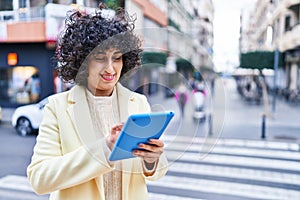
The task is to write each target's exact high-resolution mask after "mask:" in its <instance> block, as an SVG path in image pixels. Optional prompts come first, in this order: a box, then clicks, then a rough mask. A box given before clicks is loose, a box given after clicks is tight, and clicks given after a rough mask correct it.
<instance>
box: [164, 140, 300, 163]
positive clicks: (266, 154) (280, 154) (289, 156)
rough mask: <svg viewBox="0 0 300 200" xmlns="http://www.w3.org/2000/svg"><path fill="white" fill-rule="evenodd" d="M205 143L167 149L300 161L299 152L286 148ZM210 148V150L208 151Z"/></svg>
mask: <svg viewBox="0 0 300 200" xmlns="http://www.w3.org/2000/svg"><path fill="white" fill-rule="evenodd" d="M208 148H209V147H206V146H205V144H202V145H201V146H200V145H196V144H192V145H190V146H188V147H187V146H186V145H185V144H181V143H172V145H169V146H167V147H166V149H167V150H174V151H176V150H178V151H194V152H199V153H200V152H201V153H202V154H204V153H210V154H228V155H229V154H230V155H237V156H246V157H251V156H252V157H261V158H271V159H281V160H293V161H299V162H300V154H299V152H290V151H286V150H270V149H252V148H245V147H244V148H242V147H230V148H228V147H226V146H215V147H213V148H212V149H208ZM208 150H209V151H208Z"/></svg>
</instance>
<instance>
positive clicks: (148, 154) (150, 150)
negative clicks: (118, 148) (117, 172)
mask: <svg viewBox="0 0 300 200" xmlns="http://www.w3.org/2000/svg"><path fill="white" fill-rule="evenodd" d="M138 147H139V148H140V149H139V150H133V152H132V153H133V154H134V155H135V156H138V157H140V158H142V159H143V160H144V161H145V162H146V163H149V164H152V163H155V162H156V161H158V159H159V157H160V155H161V154H162V153H163V152H164V143H163V141H162V140H159V139H150V140H149V141H148V143H145V144H144V143H143V144H139V146H138Z"/></svg>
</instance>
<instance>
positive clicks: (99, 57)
mask: <svg viewBox="0 0 300 200" xmlns="http://www.w3.org/2000/svg"><path fill="white" fill-rule="evenodd" d="M95 59H96V60H97V61H105V57H101V56H96V57H95Z"/></svg>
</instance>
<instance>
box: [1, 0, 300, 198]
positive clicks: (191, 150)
mask: <svg viewBox="0 0 300 200" xmlns="http://www.w3.org/2000/svg"><path fill="white" fill-rule="evenodd" d="M100 2H104V3H106V5H107V6H108V9H106V11H105V12H107V13H108V14H112V15H113V14H114V12H115V9H116V8H118V7H124V8H125V10H127V11H128V13H129V14H134V15H135V16H136V18H137V20H136V23H135V25H136V30H135V31H136V33H137V34H138V35H141V36H142V38H143V41H144V43H143V47H144V52H143V54H142V66H141V67H140V68H139V69H137V70H135V71H133V72H131V73H130V74H128V76H126V77H125V78H124V79H122V80H121V82H122V83H123V84H124V85H126V86H127V87H129V88H130V89H132V90H134V91H137V92H139V93H142V94H144V95H146V96H147V97H148V100H149V102H150V104H151V106H152V110H153V111H161V110H174V111H175V113H176V115H175V119H174V120H173V122H172V123H171V126H170V127H169V128H168V129H167V131H166V133H165V134H164V136H163V139H164V140H165V143H166V144H167V145H166V153H167V157H168V159H169V160H170V170H169V172H168V174H167V176H166V177H164V178H163V179H161V180H160V181H157V182H149V183H148V186H149V187H148V189H149V192H150V197H149V198H150V199H153V200H154V199H155V200H157V199H172V200H173V199H186V200H190V199H230V200H231V199H300V192H299V191H300V168H299V166H300V165H299V164H300V153H299V149H300V146H299V141H300V124H299V119H300V95H299V89H300V80H299V75H300V72H299V65H300V37H299V35H300V1H299V0H102V1H100V0H1V1H0V121H1V124H0V138H1V140H0V141H1V145H0V160H1V162H0V163H1V164H0V199H4V200H17V199H47V198H48V195H43V196H37V195H35V194H34V193H33V192H32V190H31V188H30V186H29V184H28V182H27V179H26V167H27V165H28V164H29V162H30V157H31V155H32V149H33V146H34V144H35V138H36V135H37V134H38V127H39V123H40V121H41V119H42V116H43V108H44V105H45V104H46V103H47V97H48V96H50V95H53V94H55V93H60V92H64V91H67V90H69V89H70V88H71V87H72V86H73V84H72V83H64V82H63V81H62V80H60V78H59V77H58V75H57V73H56V72H55V70H54V67H55V66H56V65H57V63H54V62H53V59H52V57H53V56H54V52H55V49H56V47H57V46H56V41H57V36H58V34H59V33H60V32H61V31H62V30H63V28H64V20H65V16H66V13H67V11H69V10H72V9H78V10H80V11H82V12H86V13H93V12H94V11H95V8H96V7H97V6H98V4H99V3H100Z"/></svg>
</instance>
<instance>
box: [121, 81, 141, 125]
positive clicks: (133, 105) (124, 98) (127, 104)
mask: <svg viewBox="0 0 300 200" xmlns="http://www.w3.org/2000/svg"><path fill="white" fill-rule="evenodd" d="M117 94H118V103H119V111H120V119H121V122H126V120H127V118H128V116H129V115H131V114H133V113H137V112H138V106H137V102H136V98H135V96H134V93H133V92H132V91H130V90H128V89H127V88H125V87H123V86H122V85H121V84H120V83H118V84H117Z"/></svg>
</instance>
